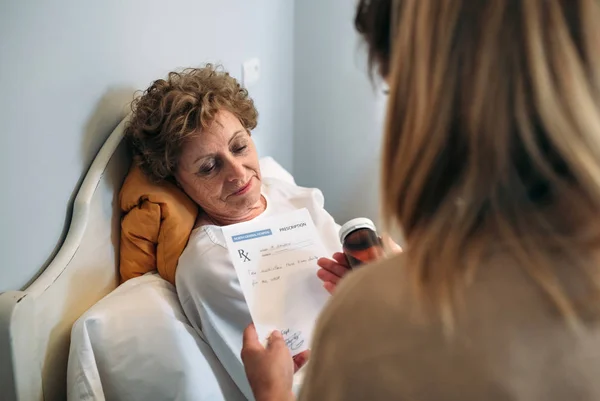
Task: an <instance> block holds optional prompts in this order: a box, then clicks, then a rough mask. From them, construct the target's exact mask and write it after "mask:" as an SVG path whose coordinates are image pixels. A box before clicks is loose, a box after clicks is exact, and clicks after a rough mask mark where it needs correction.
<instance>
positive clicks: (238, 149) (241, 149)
mask: <svg viewBox="0 0 600 401" xmlns="http://www.w3.org/2000/svg"><path fill="white" fill-rule="evenodd" d="M247 148H248V145H243V146H238V147H236V148H235V149H234V150H233V151H234V152H235V153H242V152H243V151H244V150H246V149H247Z"/></svg>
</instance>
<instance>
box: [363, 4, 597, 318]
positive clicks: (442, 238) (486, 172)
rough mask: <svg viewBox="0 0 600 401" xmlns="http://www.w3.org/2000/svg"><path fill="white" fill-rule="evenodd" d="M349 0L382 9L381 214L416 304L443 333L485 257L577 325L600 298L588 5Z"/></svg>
mask: <svg viewBox="0 0 600 401" xmlns="http://www.w3.org/2000/svg"><path fill="white" fill-rule="evenodd" d="M361 3H365V4H367V8H368V5H371V6H376V4H377V3H385V5H386V7H387V8H388V10H390V9H392V12H391V13H390V12H388V14H387V15H390V14H392V24H391V27H390V28H389V31H391V34H392V35H393V38H394V40H392V41H391V43H392V48H391V55H390V60H389V61H390V65H389V75H388V77H387V78H388V81H389V86H390V89H391V92H390V97H389V104H388V111H387V123H386V129H385V139H384V146H383V169H382V171H383V173H382V182H381V184H382V210H383V214H384V216H385V217H386V219H387V220H388V221H393V222H394V223H395V224H398V225H399V227H400V228H401V230H402V232H403V234H404V237H405V240H406V247H405V255H406V259H407V269H408V274H409V277H410V283H411V288H413V289H414V292H415V294H417V295H418V296H419V297H420V298H421V299H422V300H423V301H425V300H426V301H427V302H423V304H430V303H431V304H432V305H435V306H436V308H437V309H438V310H439V312H440V313H441V316H442V318H443V321H444V322H445V323H446V324H447V325H452V323H453V321H454V317H455V312H456V306H457V305H458V304H460V303H461V296H460V294H461V290H462V289H464V288H465V287H466V286H467V285H468V283H469V282H470V280H471V279H472V277H473V274H474V272H475V270H476V269H477V268H479V267H481V266H483V260H484V259H485V257H486V253H488V252H489V251H490V250H491V249H492V248H494V247H498V248H499V249H502V250H503V252H508V254H510V255H511V256H512V257H513V258H514V259H515V260H516V262H517V263H518V264H519V265H520V266H522V267H523V268H524V269H525V271H526V272H527V273H528V274H529V276H531V278H532V279H533V280H534V281H535V282H536V283H537V284H538V285H539V286H540V287H541V288H542V289H543V291H544V292H545V293H546V294H547V295H548V296H549V299H550V300H552V302H553V303H554V304H555V305H556V307H557V308H558V310H559V311H560V312H561V313H562V315H564V316H565V317H566V318H567V320H568V321H569V322H570V323H577V322H580V318H581V317H582V315H584V314H585V313H586V312H585V310H587V309H588V308H591V307H596V306H597V305H598V304H599V302H598V301H599V300H600V277H599V274H598V273H599V271H600V267H599V265H598V263H599V262H600V258H598V257H597V251H598V248H599V244H600V242H599V239H600V237H599V224H600V223H599V222H598V220H599V219H600V213H599V212H600V5H599V3H598V1H597V0H552V1H547V0H488V1H468V0H443V1H421V0H396V1H395V3H393V6H392V5H391V4H390V1H377V0H371V1H362V2H361ZM363 12H365V10H363ZM381 54H382V52H381V51H376V52H375V56H381ZM375 56H372V57H375ZM379 61H381V60H378V59H377V57H375V62H376V63H377V62H379ZM383 61H387V60H383ZM385 69H387V66H385V68H384V70H385ZM565 276H569V277H574V276H578V277H579V280H581V283H584V287H585V289H586V291H585V293H586V297H585V298H581V297H578V296H576V295H575V293H574V292H573V291H572V288H568V287H569V286H567V285H565V281H564V277H565Z"/></svg>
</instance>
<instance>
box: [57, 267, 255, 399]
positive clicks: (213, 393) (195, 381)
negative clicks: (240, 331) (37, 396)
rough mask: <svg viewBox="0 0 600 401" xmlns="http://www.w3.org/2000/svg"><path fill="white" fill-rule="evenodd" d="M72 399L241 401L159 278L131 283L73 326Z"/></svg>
mask: <svg viewBox="0 0 600 401" xmlns="http://www.w3.org/2000/svg"><path fill="white" fill-rule="evenodd" d="M67 392H68V399H69V400H94V401H97V400H105V399H106V400H111V401H112V400H124V401H125V400H127V401H137V400H140V401H142V400H144V401H151V400H157V401H159V400H161V401H164V400H180V401H183V400H190V401H191V400H195V401H203V400H207V401H208V400H211V401H213V400H244V399H245V398H244V396H243V395H242V394H241V392H240V391H239V389H238V388H237V387H236V385H235V384H234V383H233V381H232V380H231V378H230V377H229V375H228V374H227V373H226V371H225V370H224V368H223V367H222V366H221V364H220V362H219V361H218V359H217V358H216V356H215V354H214V353H213V351H212V350H211V348H210V347H209V346H208V345H207V344H206V342H205V341H204V340H203V339H202V338H201V337H200V335H198V334H197V333H196V331H195V330H194V329H193V328H192V327H191V326H190V324H189V323H188V320H187V318H186V317H185V315H184V313H183V311H182V309H181V306H180V304H179V300H178V298H177V294H176V292H175V288H174V287H173V286H172V285H171V284H170V283H168V282H167V281H165V280H163V279H162V278H160V277H159V276H158V275H155V274H151V275H146V276H142V277H138V278H135V279H132V280H129V281H128V282H126V283H125V284H123V285H121V286H120V287H119V288H117V289H116V290H115V291H113V292H112V293H111V294H109V295H108V296H106V297H105V298H104V299H102V300H101V301H100V302H98V303H97V304H96V305H94V306H93V307H92V308H91V309H90V310H88V311H87V312H86V313H85V314H84V315H83V316H82V317H81V318H80V319H79V320H78V321H77V322H76V323H75V325H74V326H73V330H72V335H71V348H70V354H69V365H68V373H67Z"/></svg>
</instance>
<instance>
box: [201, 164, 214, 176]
mask: <svg viewBox="0 0 600 401" xmlns="http://www.w3.org/2000/svg"><path fill="white" fill-rule="evenodd" d="M214 169H215V165H214V164H208V165H206V166H202V167H200V172H201V173H202V174H208V173H211V172H212V171H213V170H214Z"/></svg>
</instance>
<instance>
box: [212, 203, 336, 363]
mask: <svg viewBox="0 0 600 401" xmlns="http://www.w3.org/2000/svg"><path fill="white" fill-rule="evenodd" d="M223 234H224V235H225V240H226V242H227V247H228V250H229V255H230V256H231V259H232V260H233V265H234V267H235V270H236V272H237V275H238V278H239V281H240V285H241V287H242V291H243V292H244V296H245V298H246V302H247V303H248V307H249V309H250V314H251V316H252V320H253V321H254V325H255V326H256V330H257V332H258V336H259V339H260V340H261V342H263V344H264V343H265V342H266V339H267V338H268V336H269V335H270V334H271V332H272V331H273V330H280V331H281V333H282V334H283V337H284V339H285V341H286V344H287V346H288V348H289V350H290V352H291V353H292V355H296V354H298V353H300V352H302V351H304V350H306V349H309V348H310V340H311V338H312V333H313V330H314V325H315V323H316V320H317V317H318V315H319V313H320V312H321V310H322V309H323V306H324V305H325V303H326V302H327V299H328V298H329V294H328V293H327V291H326V290H325V289H324V288H323V286H322V283H321V281H320V280H319V278H318V277H317V274H316V273H317V270H318V266H317V259H319V258H320V257H325V256H329V255H326V251H325V248H324V246H323V244H322V242H321V239H320V237H319V234H318V232H317V230H316V228H315V225H314V223H313V221H312V219H311V217H310V213H309V212H308V210H306V209H301V210H297V211H294V212H291V213H288V214H284V215H279V216H274V217H268V218H259V219H257V220H253V221H249V222H245V223H239V224H234V225H231V226H227V227H223Z"/></svg>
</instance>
